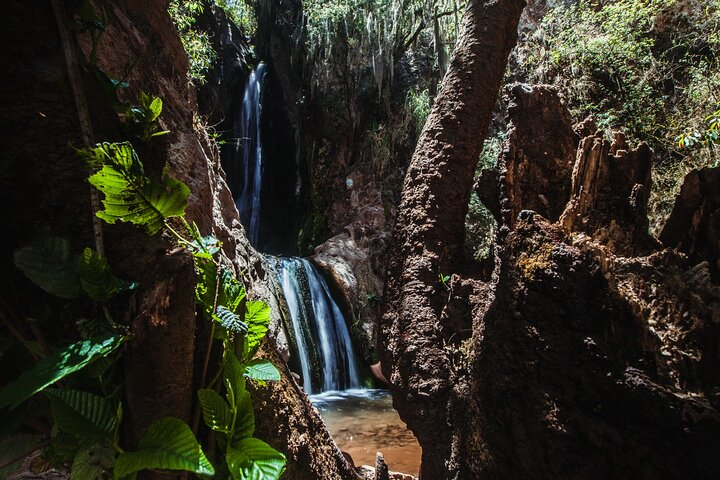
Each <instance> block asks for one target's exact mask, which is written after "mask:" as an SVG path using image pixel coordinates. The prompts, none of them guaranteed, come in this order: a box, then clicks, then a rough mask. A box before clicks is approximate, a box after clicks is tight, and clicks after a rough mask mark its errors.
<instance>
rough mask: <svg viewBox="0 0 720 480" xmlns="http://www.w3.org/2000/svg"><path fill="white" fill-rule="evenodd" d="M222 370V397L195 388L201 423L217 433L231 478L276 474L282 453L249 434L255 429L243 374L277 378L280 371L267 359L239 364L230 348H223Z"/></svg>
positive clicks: (279, 473)
mask: <svg viewBox="0 0 720 480" xmlns="http://www.w3.org/2000/svg"><path fill="white" fill-rule="evenodd" d="M226 355H227V360H226V363H225V368H224V370H223V385H224V387H225V397H224V398H223V397H222V396H220V395H219V394H218V393H217V392H216V391H215V390H212V389H201V390H198V397H199V399H200V405H201V406H202V414H203V418H204V420H205V424H206V425H207V426H208V427H209V428H210V429H211V430H213V431H215V432H217V433H218V434H219V435H220V438H219V444H220V445H223V446H224V455H225V461H226V463H227V467H228V470H229V472H230V474H231V475H232V478H233V479H236V480H237V479H243V480H245V479H254V478H279V476H280V475H281V474H282V472H283V470H284V467H285V456H284V455H282V454H281V453H280V452H278V451H277V450H275V449H274V448H272V447H271V446H270V445H268V444H267V443H265V442H263V441H262V440H259V439H257V438H252V434H253V432H254V431H255V417H254V414H253V409H252V403H251V400H250V392H248V391H247V390H246V388H245V376H248V377H249V378H253V379H254V380H262V381H265V380H279V379H280V374H279V373H278V371H277V369H276V368H275V367H274V366H273V365H272V364H271V363H270V362H268V361H266V360H260V361H254V362H251V363H250V364H246V365H244V366H243V365H241V364H240V362H239V361H238V359H237V357H236V356H235V354H234V353H233V351H232V350H228V351H226Z"/></svg>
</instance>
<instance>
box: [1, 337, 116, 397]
mask: <svg viewBox="0 0 720 480" xmlns="http://www.w3.org/2000/svg"><path fill="white" fill-rule="evenodd" d="M123 340H125V338H124V337H122V336H120V335H116V334H108V335H105V336H103V337H99V338H92V339H90V340H83V341H80V342H76V343H73V344H71V345H69V346H67V347H65V348H64V349H62V350H60V351H58V352H55V353H54V354H52V355H50V356H48V357H46V358H44V359H42V360H40V361H39V362H38V363H37V365H35V367H33V368H32V369H30V370H28V371H26V372H25V373H23V374H22V375H21V376H20V378H18V379H17V380H15V381H14V382H12V383H10V384H9V385H6V386H5V387H4V388H3V389H2V390H0V408H3V407H10V408H15V407H17V406H18V405H20V404H21V403H22V402H24V401H25V400H27V399H28V398H30V397H31V396H33V395H35V394H36V393H37V392H40V391H42V390H43V389H45V388H46V387H48V386H50V385H52V384H53V383H55V382H57V381H59V380H62V379H63V378H65V377H66V376H68V375H70V374H71V373H74V372H77V371H78V370H80V369H82V368H84V367H85V366H87V365H89V364H90V363H92V362H93V361H95V360H97V359H99V358H101V357H105V356H107V355H109V354H110V353H112V352H113V351H114V350H115V349H116V348H118V347H119V346H120V344H121V343H122V342H123Z"/></svg>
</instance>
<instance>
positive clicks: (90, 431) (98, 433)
mask: <svg viewBox="0 0 720 480" xmlns="http://www.w3.org/2000/svg"><path fill="white" fill-rule="evenodd" d="M45 394H46V395H47V396H48V398H49V399H50V407H51V409H52V414H53V420H54V421H55V424H56V425H57V426H58V428H60V430H62V431H64V432H67V433H69V434H71V435H74V436H75V437H76V438H78V439H79V440H82V441H86V440H88V439H90V440H100V439H102V438H114V437H115V434H116V432H117V428H118V424H119V418H118V416H119V413H118V412H119V411H118V405H117V403H116V402H113V401H111V400H108V399H106V398H103V397H100V396H98V395H94V394H92V393H88V392H82V391H79V390H68V389H62V390H59V389H54V388H49V389H47V390H45Z"/></svg>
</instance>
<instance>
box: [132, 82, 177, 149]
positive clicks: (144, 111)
mask: <svg viewBox="0 0 720 480" xmlns="http://www.w3.org/2000/svg"><path fill="white" fill-rule="evenodd" d="M162 109H163V102H162V99H161V98H160V97H156V96H154V95H149V94H147V93H145V92H140V104H139V105H132V104H130V103H127V104H125V109H124V111H122V113H123V116H124V117H125V122H126V124H127V125H129V126H130V127H131V129H133V130H135V131H137V132H138V133H137V135H138V137H140V139H141V140H142V141H143V142H148V141H150V139H151V138H154V137H160V136H162V135H167V134H168V133H170V131H169V130H161V128H160V123H159V122H158V119H159V118H160V114H161V113H162Z"/></svg>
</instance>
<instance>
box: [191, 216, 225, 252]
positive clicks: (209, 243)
mask: <svg viewBox="0 0 720 480" xmlns="http://www.w3.org/2000/svg"><path fill="white" fill-rule="evenodd" d="M192 228H193V230H194V232H193V234H194V237H195V238H196V239H195V240H193V241H192V242H190V244H189V245H188V248H190V250H191V251H193V252H205V253H209V254H210V255H211V256H212V255H215V254H216V253H217V252H219V251H220V245H222V242H220V240H218V239H217V238H215V237H214V236H212V235H208V236H206V237H203V236H201V235H200V232H199V230H197V228H198V227H197V225H195V223H193V226H192Z"/></svg>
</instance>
